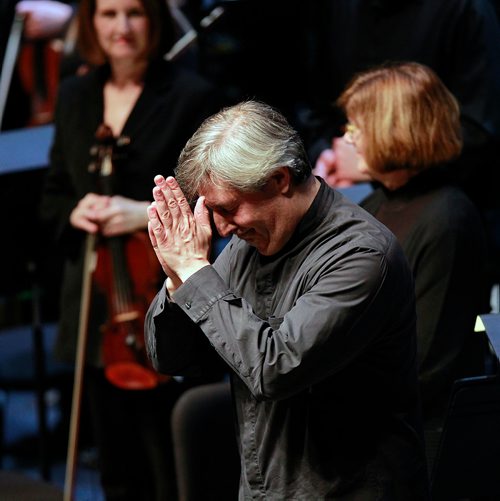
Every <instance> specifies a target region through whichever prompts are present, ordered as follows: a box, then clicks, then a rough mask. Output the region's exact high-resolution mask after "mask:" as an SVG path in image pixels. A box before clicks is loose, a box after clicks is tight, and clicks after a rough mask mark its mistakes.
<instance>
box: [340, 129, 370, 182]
mask: <svg viewBox="0 0 500 501" xmlns="http://www.w3.org/2000/svg"><path fill="white" fill-rule="evenodd" d="M344 140H345V141H346V142H347V143H349V144H352V145H353V146H354V148H355V150H356V156H357V159H358V164H357V167H358V169H359V171H360V172H361V173H363V174H368V175H370V176H372V177H373V172H372V171H371V170H370V167H369V166H368V164H367V163H366V159H365V156H364V143H363V132H362V129H361V127H360V126H358V124H357V123H356V122H354V120H349V122H348V124H347V125H346V128H345V133H344Z"/></svg>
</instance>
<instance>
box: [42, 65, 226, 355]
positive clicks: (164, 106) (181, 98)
mask: <svg viewBox="0 0 500 501" xmlns="http://www.w3.org/2000/svg"><path fill="white" fill-rule="evenodd" d="M108 75H109V68H108V67H107V66H103V67H100V68H98V69H96V70H94V71H91V72H90V73H88V74H87V75H85V76H82V77H72V78H69V79H67V80H65V81H64V82H63V83H62V85H61V88H60V92H59V98H58V104H57V110H56V119H55V139H54V144H53V146H52V150H51V157H50V160H51V164H50V170H49V172H48V175H47V179H46V184H45V187H44V191H43V197H42V203H41V218H42V221H43V222H44V223H45V227H46V231H47V232H48V233H50V235H51V236H52V238H53V240H54V241H55V242H57V244H58V246H60V247H62V248H63V253H64V273H63V285H62V298H61V323H60V335H59V338H58V344H57V353H58V355H59V357H61V358H63V359H65V360H71V359H72V358H73V357H74V353H75V345H76V333H77V330H78V313H79V301H80V295H81V284H82V280H81V278H82V265H83V252H84V245H83V243H84V239H85V234H84V232H82V231H78V230H75V229H74V228H72V227H71V226H70V224H69V215H70V213H71V211H72V210H73V208H74V207H75V206H76V204H77V203H78V201H79V200H80V199H81V198H82V197H83V196H84V195H85V194H87V193H89V192H96V191H98V186H97V185H96V178H95V176H92V175H91V174H89V164H90V163H91V161H92V156H91V153H90V151H91V148H92V146H93V145H94V144H95V143H96V139H95V133H96V130H97V128H98V126H99V125H100V124H101V123H102V121H103V86H104V83H105V81H106V79H107V77H108ZM217 104H218V100H217V98H216V94H215V91H214V89H213V87H212V86H211V85H210V84H208V83H207V82H206V81H205V80H203V79H201V78H200V77H198V76H196V75H194V74H191V73H187V72H185V71H183V70H179V69H177V68H175V67H174V66H172V65H171V64H169V63H166V62H164V61H158V62H155V63H151V65H150V68H149V70H148V73H147V75H146V79H145V85H144V89H143V91H142V93H141V95H140V97H139V99H138V101H137V103H136V104H135V106H134V108H133V109H132V111H131V113H130V116H129V118H128V120H127V122H126V124H125V126H124V128H123V131H122V135H124V136H127V137H128V138H130V144H129V145H128V146H125V147H123V149H121V150H118V151H117V154H116V158H115V166H114V167H115V175H114V186H113V192H114V194H117V195H118V194H119V195H122V196H125V197H128V198H132V199H134V200H142V201H147V200H152V188H153V186H154V183H153V178H154V176H155V175H156V174H163V175H165V176H167V175H171V174H172V173H173V169H174V168H175V165H176V163H177V158H178V156H179V153H180V151H181V150H182V148H183V146H184V145H185V143H186V141H187V140H188V139H189V138H190V137H191V135H192V134H193V132H194V131H195V130H196V129H197V127H198V126H199V125H200V123H201V121H202V120H203V119H204V118H206V117H207V116H208V115H210V114H211V113H213V112H215V111H217ZM103 300H104V299H103V298H100V299H96V300H95V301H94V304H93V305H92V313H91V317H90V329H89V330H90V335H91V338H90V339H89V347H88V359H89V361H90V362H92V363H94V364H98V363H99V358H100V354H99V334H98V327H99V326H100V325H101V324H103V323H104V322H105V321H106V316H107V315H106V307H105V304H103Z"/></svg>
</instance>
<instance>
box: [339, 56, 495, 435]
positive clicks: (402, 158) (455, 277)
mask: <svg viewBox="0 0 500 501" xmlns="http://www.w3.org/2000/svg"><path fill="white" fill-rule="evenodd" d="M339 104H340V106H341V107H342V108H343V110H344V111H345V113H346V115H347V117H348V120H349V123H348V125H347V127H346V133H345V135H344V139H345V140H346V141H347V142H348V143H351V144H352V145H354V147H355V149H356V152H357V158H358V168H359V169H360V171H361V172H362V173H364V174H366V175H368V176H369V177H370V178H371V179H373V180H375V181H378V183H380V184H379V187H378V188H376V189H375V191H374V192H373V193H372V194H371V195H369V196H368V197H367V198H366V199H365V200H364V201H362V202H361V205H362V206H363V207H364V208H365V209H367V210H368V211H369V212H370V213H372V214H373V215H374V216H375V217H376V218H377V219H379V220H380V221H381V222H382V223H384V224H385V225H386V226H387V227H388V228H389V229H390V230H391V231H392V232H393V233H394V234H395V235H396V237H397V238H398V240H399V242H400V243H401V244H402V246H403V250H404V252H405V254H406V257H407V259H408V261H409V263H410V266H411V268H412V270H413V275H414V279H415V290H416V307H417V340H418V355H419V381H420V386H421V392H422V399H423V414H424V419H425V421H426V422H427V423H430V422H431V421H434V422H435V423H436V420H437V423H438V426H439V420H440V418H442V416H443V412H444V410H445V408H446V405H447V403H448V395H449V390H450V389H451V385H452V383H453V381H454V380H455V379H457V378H458V377H460V375H461V370H463V362H464V358H463V357H464V346H465V345H466V341H467V339H468V337H469V336H472V335H473V330H474V322H475V318H476V316H477V314H479V313H481V311H480V299H481V298H482V296H483V294H482V291H483V287H484V286H485V282H483V281H482V278H483V279H484V276H482V274H483V273H484V270H483V269H482V267H483V266H484V263H485V258H486V254H485V253H486V249H485V240H484V234H483V228H482V223H481V219H480V216H479V214H478V211H477V209H476V208H475V206H474V205H473V204H472V202H471V201H470V200H469V199H468V198H467V197H466V195H465V194H464V193H463V192H462V191H461V189H459V188H458V187H456V186H454V185H453V183H452V182H451V180H450V174H449V172H450V170H452V169H453V165H454V163H453V162H454V161H455V159H456V158H457V157H458V156H459V154H460V152H461V149H462V136H461V130H460V110H459V105H458V103H457V100H456V99H455V98H454V97H453V95H452V94H451V93H450V92H449V91H448V89H447V88H446V87H445V85H444V84H443V83H442V81H441V80H440V79H439V77H437V75H436V74H435V73H434V72H433V71H432V70H431V69H430V68H428V67H426V66H424V65H421V64H417V63H400V64H394V65H387V66H383V67H380V68H376V69H373V70H369V71H366V72H363V73H360V74H359V75H358V76H356V77H354V79H353V80H352V81H351V82H350V84H349V85H348V86H347V88H346V90H345V91H344V93H343V94H342V95H341V97H340V99H339ZM466 355H467V356H469V357H470V356H471V354H470V353H467V354H466Z"/></svg>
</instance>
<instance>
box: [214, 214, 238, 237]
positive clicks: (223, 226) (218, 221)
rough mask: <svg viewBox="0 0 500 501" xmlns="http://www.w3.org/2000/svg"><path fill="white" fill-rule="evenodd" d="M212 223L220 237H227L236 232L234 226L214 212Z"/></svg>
mask: <svg viewBox="0 0 500 501" xmlns="http://www.w3.org/2000/svg"><path fill="white" fill-rule="evenodd" d="M214 223H215V227H216V228H217V231H218V232H219V235H220V236H221V237H228V236H229V235H232V234H233V232H234V231H235V230H236V225H235V224H234V223H233V222H231V221H229V220H228V219H226V218H224V217H222V216H220V215H219V214H217V213H216V212H214Z"/></svg>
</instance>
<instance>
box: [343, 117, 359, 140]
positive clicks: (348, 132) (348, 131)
mask: <svg viewBox="0 0 500 501" xmlns="http://www.w3.org/2000/svg"><path fill="white" fill-rule="evenodd" d="M360 132H361V130H360V129H359V128H358V127H356V126H355V125H354V124H352V123H350V122H348V123H347V124H346V125H345V127H344V139H345V140H346V141H347V142H348V143H354V142H355V140H356V136H358V135H359V133H360Z"/></svg>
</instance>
